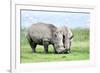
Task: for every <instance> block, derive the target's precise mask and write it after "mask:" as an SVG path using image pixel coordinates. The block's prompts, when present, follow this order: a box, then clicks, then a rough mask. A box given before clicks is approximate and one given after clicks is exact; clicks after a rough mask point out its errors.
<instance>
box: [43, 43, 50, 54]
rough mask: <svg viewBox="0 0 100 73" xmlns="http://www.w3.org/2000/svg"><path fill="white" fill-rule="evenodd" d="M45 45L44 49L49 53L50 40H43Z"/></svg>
mask: <svg viewBox="0 0 100 73" xmlns="http://www.w3.org/2000/svg"><path fill="white" fill-rule="evenodd" d="M43 45H44V51H45V53H48V45H49V42H48V41H43Z"/></svg>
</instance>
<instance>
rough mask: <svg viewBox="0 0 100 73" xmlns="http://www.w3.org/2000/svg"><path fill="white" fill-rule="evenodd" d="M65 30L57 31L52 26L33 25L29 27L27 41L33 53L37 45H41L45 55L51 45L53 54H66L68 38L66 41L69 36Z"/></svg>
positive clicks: (57, 29) (44, 24)
mask: <svg viewBox="0 0 100 73" xmlns="http://www.w3.org/2000/svg"><path fill="white" fill-rule="evenodd" d="M66 30H67V28H64V27H62V28H60V29H59V28H57V27H55V26H54V25H52V24H46V23H35V24H33V25H32V26H31V27H29V29H28V34H27V39H28V42H29V44H30V46H31V48H32V50H33V52H36V46H37V45H43V46H44V50H45V53H48V46H49V45H50V44H52V45H53V47H54V51H55V53H68V51H69V48H70V47H69V46H70V45H69V44H68V43H69V39H70V38H69V39H68V37H69V35H68V32H66ZM66 35H67V36H66ZM65 36H66V37H65ZM65 39H66V40H67V41H66V40H65ZM65 41H66V42H65ZM66 44H68V45H69V46H68V45H66Z"/></svg>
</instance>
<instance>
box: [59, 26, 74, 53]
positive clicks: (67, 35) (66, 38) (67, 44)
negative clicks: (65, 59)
mask: <svg viewBox="0 0 100 73" xmlns="http://www.w3.org/2000/svg"><path fill="white" fill-rule="evenodd" d="M59 29H60V31H62V32H63V46H64V48H65V50H66V51H65V52H67V53H70V52H71V43H72V38H73V34H72V32H71V30H70V29H69V28H68V27H66V26H64V27H61V28H59Z"/></svg>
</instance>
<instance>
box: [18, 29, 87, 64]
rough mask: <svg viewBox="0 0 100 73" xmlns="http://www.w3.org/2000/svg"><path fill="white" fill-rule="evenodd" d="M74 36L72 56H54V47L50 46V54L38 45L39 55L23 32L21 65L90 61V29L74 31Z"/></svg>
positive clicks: (22, 31)
mask: <svg viewBox="0 0 100 73" xmlns="http://www.w3.org/2000/svg"><path fill="white" fill-rule="evenodd" d="M72 32H73V34H74V38H73V42H72V47H71V53H70V54H54V53H53V47H52V45H50V46H49V53H48V54H45V53H44V48H43V46H40V45H38V46H37V48H36V51H37V53H32V49H31V48H30V45H29V44H28V41H27V39H26V37H25V33H26V32H25V31H24V30H21V42H20V44H21V49H20V50H21V56H20V58H21V63H32V62H49V61H71V60H88V59H89V29H80V28H77V29H72Z"/></svg>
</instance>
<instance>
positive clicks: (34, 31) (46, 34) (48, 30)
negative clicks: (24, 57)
mask: <svg viewBox="0 0 100 73" xmlns="http://www.w3.org/2000/svg"><path fill="white" fill-rule="evenodd" d="M55 30H56V27H55V26H54V25H52V24H45V23H36V24H32V26H31V27H30V28H29V30H28V34H29V35H30V36H31V38H32V39H33V40H40V39H48V40H49V39H52V34H53V32H54V31H55Z"/></svg>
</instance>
